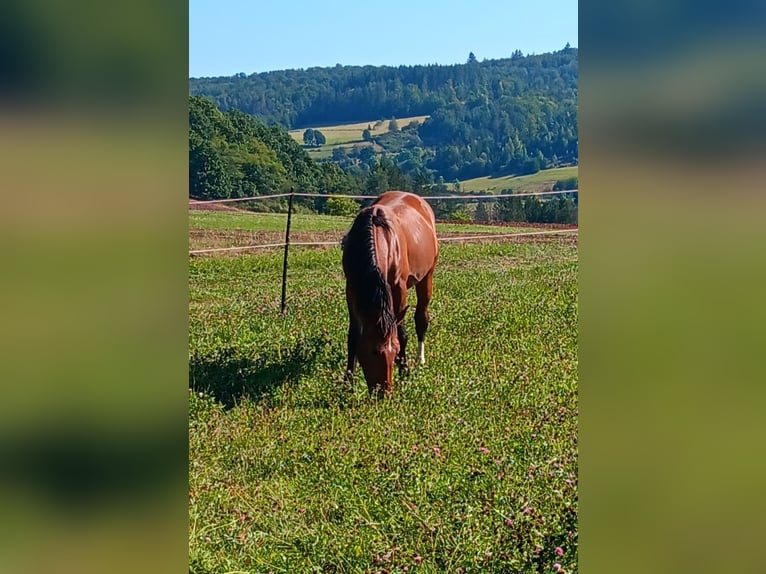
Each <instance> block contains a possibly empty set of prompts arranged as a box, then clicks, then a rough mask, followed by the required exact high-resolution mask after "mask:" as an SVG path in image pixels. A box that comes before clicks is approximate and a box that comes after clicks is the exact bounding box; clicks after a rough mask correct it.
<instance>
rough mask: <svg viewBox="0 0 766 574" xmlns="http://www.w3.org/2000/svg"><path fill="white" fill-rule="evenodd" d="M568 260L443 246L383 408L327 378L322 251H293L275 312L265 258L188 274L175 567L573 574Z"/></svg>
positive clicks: (336, 298)
mask: <svg viewBox="0 0 766 574" xmlns="http://www.w3.org/2000/svg"><path fill="white" fill-rule="evenodd" d="M576 258H577V248H576V245H574V244H573V243H572V242H571V241H567V240H563V239H562V240H556V241H547V242H542V241H541V242H524V243H506V244H481V245H471V244H468V245H449V244H444V245H443V246H442V251H441V259H440V262H439V265H438V266H437V271H436V276H435V282H434V298H433V302H432V306H431V315H432V324H431V328H430V330H429V332H428V335H427V338H426V357H427V364H426V365H425V366H424V367H420V368H414V369H413V370H412V371H411V373H410V375H409V376H408V377H406V379H405V380H398V381H397V382H396V386H395V391H394V396H393V398H391V399H390V400H384V401H375V400H370V399H368V397H367V393H366V385H365V383H364V381H363V380H362V375H361V372H360V373H359V375H358V376H359V379H358V380H357V381H356V383H355V384H354V385H353V387H352V388H348V387H346V386H345V385H343V384H342V382H341V374H342V371H343V368H344V366H345V332H346V321H347V313H346V310H345V301H344V296H343V288H344V283H343V276H342V272H341V268H340V251H339V249H337V248H331V249H324V250H296V251H295V252H294V253H293V254H292V255H291V261H290V269H291V272H290V277H289V285H288V297H289V300H288V313H287V315H286V316H285V317H280V315H279V291H280V281H279V278H280V270H281V255H280V254H279V253H270V254H269V253H265V254H254V255H243V256H239V257H225V258H200V259H192V260H191V261H190V303H189V305H190V326H189V329H190V339H189V347H190V349H189V360H190V375H189V377H190V391H189V409H190V422H189V446H190V459H189V488H190V493H189V521H190V527H189V552H190V572H195V573H197V572H200V573H201V572H231V571H238V572H388V573H393V572H517V571H521V572H530V571H542V572H550V571H553V570H554V566H555V565H556V564H559V565H560V568H561V570H562V571H566V572H574V571H576V570H577V562H578V561H577V540H578V530H577V408H578V407H577V375H576V373H577V335H576V333H577V282H576V275H577V262H576ZM410 303H411V304H414V294H412V295H411V300H410ZM407 327H408V330H409V332H410V341H411V342H410V346H409V353H408V354H409V356H410V357H411V358H412V357H414V354H415V350H416V338H415V333H414V325H413V320H412V312H411V311H410V313H409V314H408V317H407Z"/></svg>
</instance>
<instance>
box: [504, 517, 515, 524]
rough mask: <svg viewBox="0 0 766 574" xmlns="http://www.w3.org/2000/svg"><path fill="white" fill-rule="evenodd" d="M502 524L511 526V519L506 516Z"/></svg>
mask: <svg viewBox="0 0 766 574" xmlns="http://www.w3.org/2000/svg"><path fill="white" fill-rule="evenodd" d="M503 524H505V525H506V526H513V520H511V519H510V518H506V519H505V520H503Z"/></svg>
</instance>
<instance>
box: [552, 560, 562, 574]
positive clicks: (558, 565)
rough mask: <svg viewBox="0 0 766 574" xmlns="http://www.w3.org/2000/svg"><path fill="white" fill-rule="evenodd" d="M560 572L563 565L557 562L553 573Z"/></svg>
mask: <svg viewBox="0 0 766 574" xmlns="http://www.w3.org/2000/svg"><path fill="white" fill-rule="evenodd" d="M559 570H561V564H559V563H558V562H556V563H555V564H554V565H553V571H554V572H558V571H559Z"/></svg>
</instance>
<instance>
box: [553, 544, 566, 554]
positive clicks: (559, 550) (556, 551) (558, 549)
mask: <svg viewBox="0 0 766 574" xmlns="http://www.w3.org/2000/svg"><path fill="white" fill-rule="evenodd" d="M554 552H555V553H556V556H563V555H564V550H563V549H562V548H561V546H556V550H554Z"/></svg>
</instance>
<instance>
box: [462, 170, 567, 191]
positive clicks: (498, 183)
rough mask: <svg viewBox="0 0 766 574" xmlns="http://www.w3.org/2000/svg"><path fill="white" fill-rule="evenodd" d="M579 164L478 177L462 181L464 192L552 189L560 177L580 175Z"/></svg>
mask: <svg viewBox="0 0 766 574" xmlns="http://www.w3.org/2000/svg"><path fill="white" fill-rule="evenodd" d="M577 174H578V166H576V165H572V166H567V167H554V168H551V169H544V170H541V171H538V172H537V173H533V174H530V175H508V176H503V177H477V178H474V179H465V180H463V181H461V182H460V189H461V191H463V192H464V193H472V192H478V191H492V192H495V193H500V192H501V191H503V190H504V189H512V190H513V191H514V192H516V193H522V192H526V193H535V192H539V191H550V190H551V189H552V188H553V184H555V183H556V181H557V180H560V179H569V178H572V177H578V176H577Z"/></svg>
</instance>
